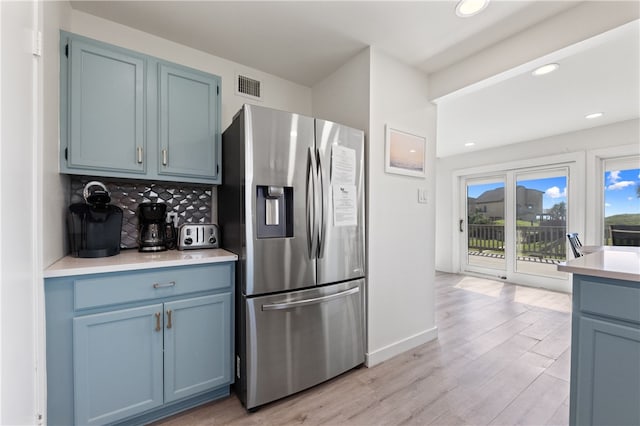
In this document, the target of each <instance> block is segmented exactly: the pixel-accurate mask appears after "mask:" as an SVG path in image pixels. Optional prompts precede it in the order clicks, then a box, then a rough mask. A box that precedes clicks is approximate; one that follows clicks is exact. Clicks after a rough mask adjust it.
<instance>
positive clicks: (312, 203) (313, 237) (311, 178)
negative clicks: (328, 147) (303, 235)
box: [307, 148, 318, 259]
mask: <svg viewBox="0 0 640 426" xmlns="http://www.w3.org/2000/svg"><path fill="white" fill-rule="evenodd" d="M315 170H316V161H315V156H314V155H313V148H309V152H308V153H307V241H308V244H307V247H308V249H309V258H310V259H315V258H316V251H317V241H318V237H317V233H318V227H317V216H318V215H317V213H316V188H317V177H316V172H315Z"/></svg>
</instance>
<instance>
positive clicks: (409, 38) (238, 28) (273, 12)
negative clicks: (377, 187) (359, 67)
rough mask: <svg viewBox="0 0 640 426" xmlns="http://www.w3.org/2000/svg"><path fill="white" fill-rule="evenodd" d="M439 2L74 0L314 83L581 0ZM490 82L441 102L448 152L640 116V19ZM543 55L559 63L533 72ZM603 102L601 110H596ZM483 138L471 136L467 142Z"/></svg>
mask: <svg viewBox="0 0 640 426" xmlns="http://www.w3.org/2000/svg"><path fill="white" fill-rule="evenodd" d="M456 3H457V1H456V0H441V1H433V0H432V1H413V2H404V1H332V2H329V1H322V2H321V1H285V2H274V1H195V2H191V1H72V2H71V5H72V7H73V8H74V9H77V10H80V11H83V12H86V13H90V14H92V15H96V16H100V17H102V18H105V19H108V20H110V21H114V22H117V23H120V24H123V25H126V26H129V27H133V28H136V29H139V30H142V31H144V32H147V33H150V34H154V35H157V36H159V37H162V38H165V39H168V40H172V41H175V42H177V43H180V44H184V45H187V46H190V47H193V48H195V49H198V50H202V51H205V52H208V53H211V54H213V55H216V56H219V57H223V58H226V59H229V60H232V61H234V62H237V63H240V64H243V65H246V66H249V67H252V68H255V69H259V70H261V71H264V72H267V73H271V74H273V75H276V76H279V77H281V78H284V79H287V80H289V81H293V82H296V83H299V84H301V85H304V86H307V87H312V86H313V85H314V84H315V83H317V82H319V81H321V80H323V79H324V78H325V77H327V76H328V75H330V74H331V73H332V72H333V71H335V70H336V69H338V68H339V67H340V66H341V65H342V64H344V63H345V62H346V61H348V60H349V59H350V58H352V57H353V56H354V55H356V54H357V53H358V52H360V51H361V50H362V49H364V48H366V47H367V46H375V47H376V48H378V49H381V50H383V51H385V52H386V53H387V54H389V55H391V56H393V57H395V58H396V59H398V60H399V61H401V62H404V63H406V64H408V65H411V66H414V67H416V68H418V69H420V70H422V71H424V72H425V73H426V74H429V73H431V72H435V71H438V70H441V69H443V68H446V67H447V66H449V65H452V64H455V63H456V62H458V61H460V60H461V59H463V58H466V57H468V56H469V55H472V54H474V53H477V52H479V51H481V50H483V49H485V48H487V47H489V46H491V45H493V44H495V43H497V42H499V41H501V40H504V39H506V38H508V37H510V36H513V35H515V34H517V33H518V32H520V31H523V30H525V29H527V28H529V27H531V26H533V25H535V24H537V23H539V22H542V21H544V20H545V19H547V18H549V17H551V16H554V15H556V14H558V13H560V12H563V11H565V10H567V9H569V8H572V7H575V6H576V5H578V4H579V3H580V2H578V1H574V0H565V1H542V0H539V1H526V0H519V1H501V0H492V2H491V3H490V4H489V6H488V7H487V8H486V9H485V10H484V11H483V12H482V13H480V14H478V15H476V16H474V17H472V18H466V19H463V18H459V17H457V16H456V15H455V12H454V11H455V6H456ZM634 25H635V27H634V26H633V25H631V27H632V28H631V27H627V29H626V30H624V31H622V30H621V31H619V32H618V33H614V34H613V35H612V34H609V35H607V34H605V35H602V36H600V38H598V37H596V38H595V39H594V40H590V41H586V42H583V43H580V44H579V45H577V46H571V47H569V48H566V49H563V50H562V51H559V52H555V53H553V54H551V55H548V57H545V58H540V59H539V60H536V61H534V62H532V63H530V64H525V65H523V66H520V67H518V68H517V69H514V70H510V71H508V72H505V73H503V74H501V75H499V76H495V77H492V78H490V79H488V80H487V81H484V82H480V83H478V84H476V85H473V86H471V87H468V88H465V89H463V90H461V91H458V92H456V93H454V94H451V95H447V96H445V97H443V98H441V99H439V100H437V103H438V142H437V155H438V157H445V156H450V155H454V154H459V153H464V152H469V151H473V150H478V149H485V148H490V147H496V146H501V145H506V144H511V143H516V142H521V141H526V140H532V139H537V138H541V137H545V136H549V135H553V134H558V133H564V132H570V131H575V130H580V129H584V128H588V127H593V126H600V125H603V124H607V123H612V122H615V121H622V120H627V119H631V118H637V117H638V116H639V115H640V114H639V111H638V105H639V104H640V100H639V99H640V95H639V90H640V89H639V80H640V77H639V75H640V70H639V67H638V63H639V61H638V52H639V51H640V47H639V45H638V40H639V39H640V37H639V35H638V25H637V22H636V23H635V24H634ZM544 61H549V62H553V61H555V62H558V63H560V65H561V67H560V69H559V70H558V71H557V72H555V73H553V74H549V75H547V76H544V77H540V78H537V79H534V78H532V77H531V74H530V72H531V70H532V69H533V67H535V66H537V65H538V64H542V63H543V62H544ZM594 111H604V112H605V115H604V116H603V117H602V118H600V119H597V120H591V121H589V120H585V119H584V115H585V114H587V113H589V112H594ZM467 142H475V145H474V146H473V147H470V148H469V147H465V146H464V144H465V143H467Z"/></svg>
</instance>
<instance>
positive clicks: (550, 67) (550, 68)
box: [531, 64, 560, 77]
mask: <svg viewBox="0 0 640 426" xmlns="http://www.w3.org/2000/svg"><path fill="white" fill-rule="evenodd" d="M558 68H560V65H558V64H547V65H543V66H541V67H538V68H536V69H535V70H533V71H532V72H531V75H533V76H536V77H539V76H541V75H545V74H549V73H552V72H554V71H555V70H557V69H558Z"/></svg>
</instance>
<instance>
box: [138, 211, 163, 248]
mask: <svg viewBox="0 0 640 426" xmlns="http://www.w3.org/2000/svg"><path fill="white" fill-rule="evenodd" d="M166 212H167V206H166V204H164V203H141V204H138V251H142V252H155V251H165V250H166V249H167V239H166V226H165V216H166Z"/></svg>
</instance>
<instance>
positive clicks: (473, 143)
mask: <svg viewBox="0 0 640 426" xmlns="http://www.w3.org/2000/svg"><path fill="white" fill-rule="evenodd" d="M475 144H476V143H475V142H467V143H465V144H464V146H474V145H475Z"/></svg>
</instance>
